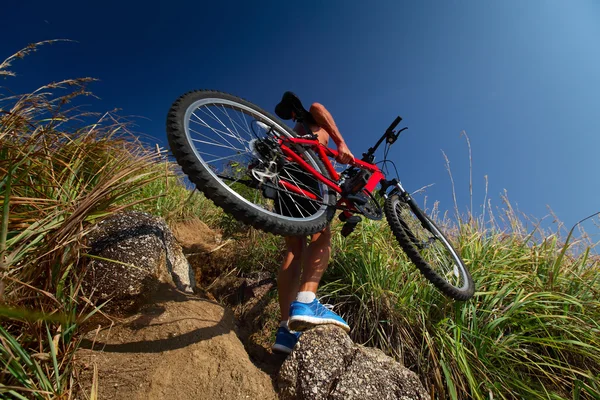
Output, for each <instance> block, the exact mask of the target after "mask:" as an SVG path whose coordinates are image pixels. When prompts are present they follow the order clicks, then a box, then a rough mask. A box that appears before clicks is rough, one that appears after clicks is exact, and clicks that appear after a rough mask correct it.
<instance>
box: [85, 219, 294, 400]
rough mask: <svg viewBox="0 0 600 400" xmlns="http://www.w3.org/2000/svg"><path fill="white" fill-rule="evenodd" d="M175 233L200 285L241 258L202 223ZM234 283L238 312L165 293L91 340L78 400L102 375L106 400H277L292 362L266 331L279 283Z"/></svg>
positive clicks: (206, 299) (208, 298) (205, 299)
mask: <svg viewBox="0 0 600 400" xmlns="http://www.w3.org/2000/svg"><path fill="white" fill-rule="evenodd" d="M173 233H174V234H175V236H176V237H177V239H178V240H179V242H180V243H181V244H182V247H183V248H184V252H185V253H186V254H188V260H190V263H191V264H192V265H194V267H195V268H194V269H195V271H196V274H197V282H202V281H203V280H205V278H206V276H207V274H208V275H210V276H211V277H213V276H215V275H218V269H219V264H223V263H225V262H228V261H229V260H230V259H231V254H232V252H234V251H235V249H234V247H231V248H230V249H228V248H227V247H229V246H231V243H228V242H227V241H223V240H222V239H221V236H220V235H219V234H218V233H216V232H214V231H212V230H210V228H208V227H207V226H206V225H204V224H203V223H202V222H200V221H189V222H186V223H182V224H178V225H177V226H175V227H173ZM215 249H216V250H215ZM226 278H229V279H230V280H227V279H225V280H224V281H223V282H224V283H223V282H222V286H224V289H225V290H227V289H229V290H233V289H235V290H237V292H236V293H237V294H235V295H234V297H235V296H237V297H239V299H238V300H239V301H238V302H237V303H239V304H238V307H237V308H236V307H234V308H235V312H234V311H232V309H230V308H226V307H223V306H221V305H220V304H219V303H217V302H216V301H215V297H213V296H212V295H211V294H210V293H209V292H207V291H205V290H202V289H201V290H200V292H201V293H204V295H187V294H184V293H181V292H178V291H176V290H175V289H173V288H171V287H169V286H168V285H163V286H161V288H160V290H159V292H158V294H157V295H156V296H154V298H153V299H152V302H151V303H150V304H147V305H146V306H144V307H143V308H142V309H141V310H140V312H139V313H137V314H136V315H134V316H131V317H129V318H126V319H124V320H120V321H119V322H118V323H116V324H114V325H112V326H110V325H109V326H103V328H99V329H96V330H93V331H90V332H88V334H87V335H86V337H85V339H84V340H83V343H82V345H81V350H80V351H78V353H77V355H76V363H77V365H78V371H79V372H78V373H79V374H80V379H79V381H80V382H82V385H83V387H82V390H81V391H80V392H79V394H78V395H77V397H76V398H77V399H87V398H89V394H90V392H91V386H92V381H93V380H94V378H93V376H94V371H95V370H97V382H98V387H99V388H98V398H99V399H108V400H113V399H114V400H116V399H149V400H154V399H156V400H158V399H164V398H172V399H182V400H185V399H215V400H225V399H277V394H276V393H275V391H274V388H273V383H272V379H273V378H274V376H275V375H276V373H277V371H278V369H279V367H280V366H281V363H282V362H283V360H284V358H283V357H281V356H277V355H274V354H272V353H271V352H270V349H269V347H270V343H269V338H268V335H269V332H270V331H271V330H273V331H274V329H273V327H271V326H265V324H262V325H260V324H261V321H260V319H261V318H264V317H261V315H263V314H264V310H265V309H266V310H269V309H272V308H273V307H274V306H275V303H274V300H273V298H272V296H271V298H270V297H269V296H264V293H265V292H267V291H269V290H271V289H272V282H270V280H269V279H262V280H260V279H259V280H257V284H256V285H251V286H248V285H247V284H246V283H244V285H246V286H247V287H241V288H240V286H239V285H240V281H239V280H238V281H236V282H237V283H236V282H234V281H233V279H234V278H233V277H231V276H228V277H226ZM236 285H237V286H236ZM240 290H241V291H240ZM240 293H241V294H240ZM244 293H246V294H248V296H247V297H248V298H250V301H246V302H245V304H243V305H241V303H242V302H243V301H244V300H248V299H244V296H245V295H244ZM256 293H260V294H261V296H255V294H256ZM233 303H234V306H235V303H236V301H234V302H233ZM236 316H237V317H238V318H239V317H240V316H247V317H249V318H250V319H251V320H250V319H249V320H246V321H243V320H238V321H236ZM257 322H258V323H259V325H258V328H257V324H256V323H257ZM266 325H270V324H266ZM249 353H250V355H249Z"/></svg>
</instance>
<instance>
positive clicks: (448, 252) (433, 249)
mask: <svg viewBox="0 0 600 400" xmlns="http://www.w3.org/2000/svg"><path fill="white" fill-rule="evenodd" d="M385 215H386V218H387V220H388V224H389V225H390V228H391V229H392V232H393V233H394V236H395V237H396V239H397V240H398V243H399V244H400V246H401V247H402V249H403V250H404V251H405V252H406V254H407V255H408V257H409V258H410V260H411V261H412V262H413V263H414V264H415V265H416V266H417V268H418V269H419V270H420V271H421V273H422V274H423V275H424V276H425V278H427V279H428V280H429V281H430V282H431V283H433V284H434V285H435V286H436V287H437V288H438V289H439V290H441V291H442V292H443V293H444V294H445V295H447V296H449V297H452V298H453V299H456V300H468V299H470V298H471V297H473V293H474V292H475V285H474V284H473V279H472V278H471V274H470V273H469V271H468V270H467V268H466V267H465V265H464V263H463V261H462V260H461V259H460V257H459V255H458V253H457V251H456V250H455V249H454V248H453V247H452V245H451V244H450V242H449V241H448V239H447V238H446V237H445V236H444V234H443V233H442V232H441V231H440V230H439V228H438V227H437V226H436V225H435V223H434V222H433V221H432V220H431V218H429V217H428V216H427V215H426V214H425V213H424V212H423V211H422V210H421V209H420V208H419V207H418V206H417V204H416V203H415V201H414V200H412V199H410V200H409V201H404V200H403V199H402V198H401V197H400V195H399V194H397V193H393V194H392V195H390V196H389V197H388V199H387V200H386V202H385Z"/></svg>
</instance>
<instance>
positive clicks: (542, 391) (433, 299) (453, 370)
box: [321, 203, 600, 399]
mask: <svg viewBox="0 0 600 400" xmlns="http://www.w3.org/2000/svg"><path fill="white" fill-rule="evenodd" d="M506 204H508V205H509V203H506ZM502 217H503V219H504V220H505V221H509V227H508V228H503V229H500V226H499V225H498V223H497V222H495V221H497V220H496V219H494V218H493V216H492V217H490V218H489V220H486V221H484V220H483V219H482V218H478V219H477V218H474V217H469V218H466V220H467V221H466V222H465V221H461V222H462V223H461V224H460V230H459V228H457V227H452V226H451V224H450V223H449V222H448V221H440V224H442V225H446V231H449V232H454V235H452V236H454V241H455V243H456V244H457V247H458V248H459V251H460V253H461V254H462V258H463V259H464V261H465V262H466V264H467V266H468V268H469V269H470V271H471V272H472V274H473V278H474V281H475V282H476V285H477V292H476V294H475V297H474V298H473V299H472V300H470V301H468V302H464V303H462V302H452V301H449V300H447V299H445V298H444V297H443V296H442V295H441V294H440V293H439V292H437V290H435V289H434V288H433V287H432V286H431V285H429V284H428V283H427V282H426V281H425V280H424V279H423V278H422V277H421V276H420V275H419V274H418V272H417V271H416V269H415V268H414V266H413V265H412V264H411V263H410V262H408V260H407V258H406V256H405V255H404V253H403V252H402V251H401V250H400V249H399V247H398V246H397V245H396V244H395V243H394V240H393V237H392V235H391V233H390V231H389V229H388V228H387V227H386V226H385V223H382V222H367V223H366V224H362V226H361V227H360V229H359V230H358V232H357V233H355V234H354V235H353V236H350V237H349V238H347V239H344V238H342V237H341V236H340V235H334V255H333V257H332V263H331V265H330V268H329V269H328V271H327V273H326V276H325V277H324V280H323V281H324V282H323V283H324V284H323V285H322V286H321V291H322V293H323V294H325V295H326V296H327V297H329V298H330V300H331V301H332V302H334V303H338V304H339V306H338V309H339V311H340V312H341V313H342V314H343V315H344V317H345V318H346V319H347V320H348V322H349V323H350V325H351V326H352V327H353V331H352V332H351V335H352V337H353V339H354V340H355V341H357V342H360V343H365V344H367V345H370V346H375V347H379V348H381V349H383V350H384V351H386V352H387V353H388V354H390V355H393V356H394V357H396V358H397V359H399V360H400V361H402V362H403V363H404V364H405V365H407V366H408V367H410V368H411V369H413V370H415V371H416V372H417V373H418V374H419V375H420V376H421V378H422V380H423V382H424V384H425V386H426V387H427V388H428V389H430V390H431V391H432V392H433V393H435V394H436V396H437V397H439V398H452V399H463V398H475V399H484V398H486V399H487V398H492V397H493V398H502V399H511V398H527V399H536V398H539V399H547V398H556V399H559V398H561V399H572V398H594V399H597V398H600V350H599V349H600V322H599V321H600V301H599V298H600V296H599V294H600V278H599V272H600V261H599V260H598V258H597V257H595V258H594V257H591V256H590V251H589V250H590V247H587V249H586V250H584V251H582V252H577V253H573V252H570V251H569V250H568V249H569V247H570V245H571V243H572V242H570V241H569V240H572V239H573V238H572V236H570V235H569V236H568V237H567V239H565V240H561V239H560V238H559V237H558V235H557V234H556V233H555V234H554V235H541V236H545V237H546V239H544V240H541V241H539V242H536V241H534V240H533V237H534V236H535V235H533V234H531V232H530V233H526V232H525V227H524V225H523V223H521V222H520V219H519V218H518V217H517V215H516V213H515V212H514V210H513V209H512V208H511V207H509V206H507V208H506V209H505V214H504V215H503V216H502ZM537 236H540V235H537ZM373 238H374V240H373Z"/></svg>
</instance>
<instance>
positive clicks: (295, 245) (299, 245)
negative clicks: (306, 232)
mask: <svg viewBox="0 0 600 400" xmlns="http://www.w3.org/2000/svg"><path fill="white" fill-rule="evenodd" d="M304 240H305V239H304V238H303V237H300V236H290V237H286V238H285V246H286V252H287V253H288V254H289V255H292V256H294V258H296V257H298V258H300V257H301V256H302V252H303V251H304V245H305V244H304Z"/></svg>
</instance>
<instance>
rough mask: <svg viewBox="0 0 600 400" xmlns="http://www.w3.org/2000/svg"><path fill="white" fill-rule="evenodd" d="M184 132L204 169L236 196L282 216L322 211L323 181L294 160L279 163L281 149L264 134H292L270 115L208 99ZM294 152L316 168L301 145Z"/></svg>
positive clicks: (200, 103)
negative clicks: (314, 198)
mask: <svg viewBox="0 0 600 400" xmlns="http://www.w3.org/2000/svg"><path fill="white" fill-rule="evenodd" d="M186 132H187V136H188V140H189V141H190V143H191V144H192V146H193V147H194V149H195V152H196V155H197V157H198V158H199V159H201V162H202V164H203V165H204V166H205V168H206V169H208V170H209V171H211V172H212V173H213V174H215V175H216V176H217V179H220V180H221V182H222V183H221V184H222V186H223V187H225V188H227V190H228V191H230V192H231V193H233V194H235V196H237V197H238V198H239V199H242V200H243V201H246V202H248V203H249V204H252V205H255V206H256V207H257V208H261V209H264V210H267V211H268V212H272V213H276V214H278V215H280V216H281V217H283V218H290V219H306V218H309V217H312V216H318V215H322V213H323V212H324V210H325V207H324V205H323V200H324V199H323V193H324V190H326V189H324V186H323V184H322V183H320V182H319V181H318V180H316V179H315V177H314V176H313V175H312V174H311V173H308V172H306V171H305V170H304V169H303V168H301V167H299V166H297V165H294V164H293V162H289V161H287V162H285V163H280V162H279V161H277V158H278V157H283V153H282V152H281V150H280V149H279V148H278V147H277V145H276V142H274V141H269V140H267V138H271V139H272V138H273V137H282V138H285V137H289V136H291V135H290V134H289V133H287V132H286V130H285V129H283V128H282V127H279V126H278V125H277V123H276V122H274V121H272V120H270V119H269V116H267V115H264V114H261V113H258V112H257V111H255V110H254V109H252V108H249V107H246V106H245V105H244V104H241V103H236V102H231V101H228V100H224V99H219V98H208V99H206V101H198V102H197V105H196V106H195V107H194V108H191V109H190V111H189V113H188V114H187V121H186ZM297 151H298V153H299V154H301V155H302V156H303V157H304V158H305V160H306V161H307V162H308V163H309V165H311V166H312V167H313V168H317V169H318V166H317V164H316V161H315V159H314V158H310V157H308V158H307V156H306V155H303V153H304V151H305V150H304V149H303V148H301V147H299V148H298V149H297ZM312 157H314V156H312ZM273 161H275V163H273ZM280 164H285V166H284V167H283V168H282V167H281V166H279V165H280ZM280 177H281V178H282V179H284V180H285V181H286V182H287V183H286V184H287V185H292V186H293V187H296V188H298V189H299V190H300V191H303V192H304V193H306V194H309V193H310V194H312V195H314V196H315V197H316V198H317V201H313V200H310V198H308V197H306V196H303V195H302V194H299V193H296V190H294V188H293V187H292V186H288V187H284V186H282V185H281V184H280V183H279V179H280ZM261 181H262V182H261ZM251 182H252V184H251ZM313 182H314V184H313ZM266 191H269V193H273V191H275V192H274V193H275V195H273V194H269V195H267V192H266ZM267 196H268V197H267ZM315 218H316V217H315Z"/></svg>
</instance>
